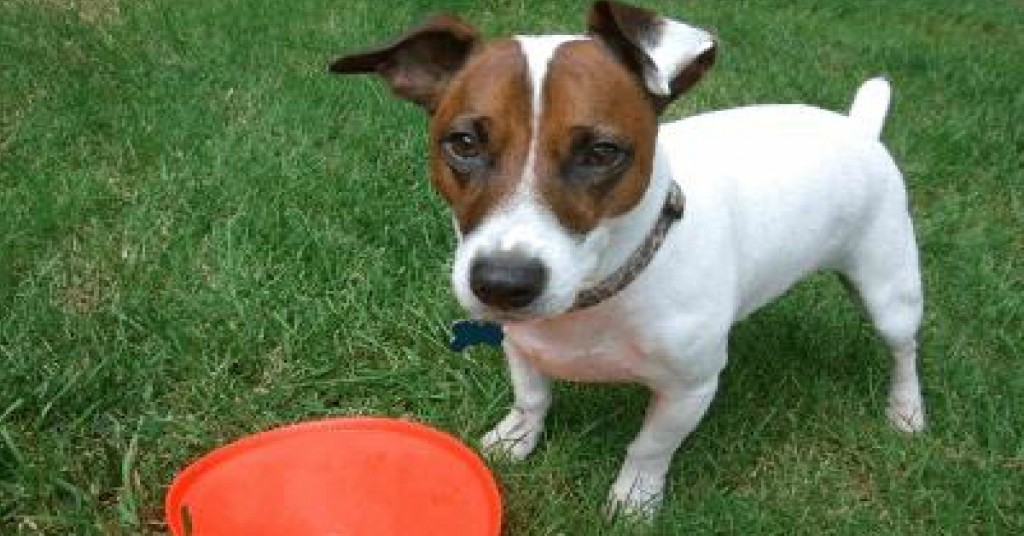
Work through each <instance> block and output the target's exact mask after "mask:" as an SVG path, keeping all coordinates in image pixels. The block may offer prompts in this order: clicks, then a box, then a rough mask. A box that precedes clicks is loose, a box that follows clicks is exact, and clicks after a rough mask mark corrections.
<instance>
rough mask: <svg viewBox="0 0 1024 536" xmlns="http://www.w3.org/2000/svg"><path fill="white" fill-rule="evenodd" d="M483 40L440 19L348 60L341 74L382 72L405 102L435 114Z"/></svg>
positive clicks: (454, 21)
mask: <svg viewBox="0 0 1024 536" xmlns="http://www.w3.org/2000/svg"><path fill="white" fill-rule="evenodd" d="M479 41H480V34H479V32H477V30H476V28H474V27H473V26H470V25H469V24H467V23H465V22H463V21H462V20H461V19H459V18H458V17H455V16H453V15H434V16H433V17H430V18H429V19H427V20H426V21H425V22H424V23H422V24H420V25H419V26H416V27H415V28H413V29H411V30H409V31H408V32H407V33H406V34H405V35H403V36H402V37H399V38H398V39H397V40H395V41H394V42H392V43H390V44H387V45H384V46H381V47H377V48H373V49H370V50H365V51H362V52H357V53H355V54H350V55H347V56H342V57H340V58H338V59H336V60H334V61H332V62H331V63H330V64H329V65H328V67H327V68H328V70H329V71H330V72H332V73H338V74H358V73H377V74H379V75H380V76H382V77H383V78H384V79H385V80H386V81H387V82H388V85H389V86H391V90H392V91H394V92H395V94H396V95H398V96H399V97H401V98H403V99H406V100H409V101H412V102H415V103H416V104H418V105H420V106H422V107H423V108H426V110H427V111H429V112H433V111H434V108H435V107H436V106H437V104H438V101H439V100H440V97H441V95H443V94H444V89H445V87H447V85H448V81H449V80H451V78H452V76H453V75H454V74H455V73H457V72H458V71H459V69H461V68H462V65H463V64H464V63H465V62H466V58H468V57H469V55H470V53H472V51H473V48H474V47H476V45H477V43H478V42H479Z"/></svg>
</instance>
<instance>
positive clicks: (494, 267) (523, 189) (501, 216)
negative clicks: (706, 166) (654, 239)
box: [331, 2, 714, 319]
mask: <svg viewBox="0 0 1024 536" xmlns="http://www.w3.org/2000/svg"><path fill="white" fill-rule="evenodd" d="M588 22H589V27H590V33H589V34H588V35H586V36H545V37H518V38H515V39H503V40H495V41H491V42H488V43H482V42H481V41H480V39H479V37H478V34H477V32H476V30H475V29H473V28H472V27H470V26H468V25H466V24H465V23H463V22H461V21H459V20H458V19H456V18H454V17H450V16H439V17H434V18H433V19H431V20H429V21H428V22H427V23H426V24H424V25H422V26H420V27H419V28H416V29H414V30H412V31H411V32H409V33H408V34H407V35H405V36H403V37H402V38H401V39H399V40H398V41H397V42H396V43H394V44H392V45H389V46H387V47H383V48H381V49H376V50H373V51H369V52H365V53H362V54H356V55H352V56H346V57H343V58H341V59H339V60H337V61H335V62H334V63H332V65H331V70H332V71H334V72H343V73H350V72H377V73H379V74H381V75H382V76H383V77H384V78H385V79H386V80H388V82H389V83H390V85H391V87H392V89H393V90H394V91H395V92H396V94H398V95H399V96H401V97H403V98H405V99H407V100H411V101H413V102H416V103H417V104H420V105H421V106H423V107H424V108H426V109H427V110H428V111H429V112H430V113H431V119H430V172H431V178H432V181H433V184H434V187H435V188H436V190H437V191H438V192H439V194H440V195H441V197H442V198H443V199H444V200H445V201H446V202H447V203H448V205H449V206H450V207H451V210H452V214H453V219H454V223H455V227H456V232H457V234H458V236H459V246H458V250H457V252H456V254H455V262H454V266H453V270H452V282H453V286H454V289H455V293H456V296H457V297H458V299H459V301H460V302H461V303H462V305H463V306H464V307H465V308H466V309H467V310H468V311H469V312H470V313H471V314H472V315H473V316H476V317H484V318H488V317H489V318H516V319H521V318H533V317H543V316H550V315H554V314H559V313H562V312H564V311H566V310H568V309H569V308H570V307H571V306H572V304H573V302H574V301H575V298H576V295H577V294H578V293H579V291H581V290H582V289H584V288H585V287H586V286H588V285H591V284H595V283H597V281H593V275H594V274H595V271H596V269H597V267H598V266H599V263H600V262H601V257H602V253H603V252H604V251H606V250H607V248H609V247H612V246H613V245H612V244H610V243H609V232H608V226H609V225H611V224H612V222H614V221H615V220H616V219H617V218H619V217H621V216H623V215H625V214H627V213H628V212H630V210H632V209H633V208H634V207H635V206H636V205H637V203H639V201H640V200H641V198H642V197H643V194H644V192H645V191H646V190H647V186H648V183H649V180H650V177H651V172H652V166H653V160H654V148H655V140H656V137H657V113H658V112H659V111H660V110H661V108H663V107H664V106H665V105H667V104H668V102H670V101H671V100H672V99H674V98H675V97H676V96H678V95H679V94H680V93H682V92H683V91H685V90H686V89H687V88H689V87H690V86H691V85H692V84H693V83H695V82H696V81H697V79H699V77H700V75H701V74H702V73H703V71H704V70H705V69H707V68H708V67H709V66H710V65H711V63H712V62H713V60H714V43H713V41H712V40H711V38H710V36H708V34H707V33H705V32H703V31H701V30H698V29H695V28H691V27H689V26H686V25H684V24H681V23H678V22H674V21H669V20H666V19H662V18H660V17H657V16H656V15H654V14H653V13H651V12H648V11H645V10H640V9H637V8H633V7H629V6H624V5H621V4H615V3H611V2H598V3H597V4H595V5H594V7H593V8H592V9H591V12H590V17H589V21H588Z"/></svg>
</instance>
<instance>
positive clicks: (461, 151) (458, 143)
mask: <svg viewBox="0 0 1024 536" xmlns="http://www.w3.org/2000/svg"><path fill="white" fill-rule="evenodd" d="M441 147H443V148H444V150H445V153H447V154H448V155H449V156H450V157H452V158H455V159H456V160H473V159H476V158H480V157H481V156H482V155H483V147H482V145H481V143H480V140H479V139H478V138H477V137H476V136H474V135H473V134H470V133H468V132H452V133H451V134H448V135H447V136H445V137H444V138H442V139H441Z"/></svg>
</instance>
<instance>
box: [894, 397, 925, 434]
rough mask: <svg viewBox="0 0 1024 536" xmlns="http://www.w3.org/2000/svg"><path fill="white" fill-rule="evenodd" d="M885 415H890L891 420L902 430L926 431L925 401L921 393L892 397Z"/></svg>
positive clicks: (906, 431) (910, 432)
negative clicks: (922, 399)
mask: <svg viewBox="0 0 1024 536" xmlns="http://www.w3.org/2000/svg"><path fill="white" fill-rule="evenodd" d="M885 415H886V416H887V417H889V422H890V423H892V425H893V426H895V427H896V429H897V430H899V431H901V432H905V433H908V434H916V433H918V432H921V431H924V425H925V418H924V403H923V402H922V401H921V395H919V394H916V393H914V394H911V395H904V396H893V397H890V398H889V407H888V408H886V410H885Z"/></svg>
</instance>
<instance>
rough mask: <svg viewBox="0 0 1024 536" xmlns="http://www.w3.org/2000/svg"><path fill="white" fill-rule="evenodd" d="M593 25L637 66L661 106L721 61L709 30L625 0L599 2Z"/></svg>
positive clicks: (592, 29) (590, 27)
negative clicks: (625, 2)
mask: <svg viewBox="0 0 1024 536" xmlns="http://www.w3.org/2000/svg"><path fill="white" fill-rule="evenodd" d="M587 28H588V30H589V32H590V34H591V35H592V36H594V37H595V38H597V39H598V40H600V41H601V42H603V43H604V44H605V45H606V46H608V48H609V49H610V50H611V51H612V52H614V53H615V54H616V55H617V56H618V57H619V59H620V60H621V61H622V62H623V63H624V64H625V65H626V66H627V67H628V68H629V69H630V70H632V71H633V72H634V73H635V74H636V75H637V76H638V77H639V79H640V80H641V82H642V83H643V84H644V86H645V87H646V89H647V91H648V92H649V93H650V94H651V96H652V97H653V99H654V102H655V105H656V107H657V108H658V110H659V111H661V109H663V108H664V107H665V106H667V105H668V104H669V103H670V102H672V101H673V100H675V99H676V98H677V97H679V96H680V95H682V94H683V93H684V92H685V91H686V90H688V89H690V87H692V86H693V85H694V84H696V83H697V81H698V80H700V78H701V76H703V75H704V72H705V71H707V70H708V69H709V68H711V66H712V65H713V64H714V63H715V54H716V49H717V45H716V43H715V41H714V39H713V38H712V37H711V34H709V33H708V32H706V31H704V30H702V29H700V28H695V27H693V26H690V25H688V24H684V23H682V22H679V21H675V20H671V19H666V18H664V17H661V16H659V15H657V14H656V13H654V12H652V11H648V10H646V9H641V8H638V7H633V6H630V5H627V4H623V3H620V2H610V1H601V2H595V3H594V4H593V5H592V6H591V8H590V13H589V14H588V15H587Z"/></svg>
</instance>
